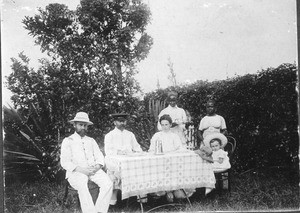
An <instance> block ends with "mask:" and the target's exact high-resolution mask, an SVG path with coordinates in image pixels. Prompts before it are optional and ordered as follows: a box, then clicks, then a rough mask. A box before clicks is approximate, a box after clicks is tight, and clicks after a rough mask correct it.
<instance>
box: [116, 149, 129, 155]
mask: <svg viewBox="0 0 300 213" xmlns="http://www.w3.org/2000/svg"><path fill="white" fill-rule="evenodd" d="M130 153H131V152H129V151H127V150H118V155H129V154H130Z"/></svg>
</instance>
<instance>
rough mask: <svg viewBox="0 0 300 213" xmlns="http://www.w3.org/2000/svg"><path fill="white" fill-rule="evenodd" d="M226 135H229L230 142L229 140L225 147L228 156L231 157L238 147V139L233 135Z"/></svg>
mask: <svg viewBox="0 0 300 213" xmlns="http://www.w3.org/2000/svg"><path fill="white" fill-rule="evenodd" d="M226 137H227V140H228V142H227V144H226V146H225V147H224V150H225V151H227V152H228V157H229V158H230V157H231V156H232V154H233V153H234V151H235V148H236V139H235V138H234V137H232V136H226Z"/></svg>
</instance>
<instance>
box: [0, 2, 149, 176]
mask: <svg viewBox="0 0 300 213" xmlns="http://www.w3.org/2000/svg"><path fill="white" fill-rule="evenodd" d="M150 15H151V14H150V10H149V8H148V6H147V5H146V4H144V3H142V2H141V1H140V0H129V1H128V0H118V1H109V0H82V1H80V5H79V6H78V7H77V9H76V10H74V11H73V10H69V9H68V8H67V6H65V5H63V4H49V5H48V6H46V8H45V9H42V8H40V9H39V10H38V14H36V15H35V16H33V17H25V18H24V19H23V24H24V26H25V29H27V30H28V31H29V35H31V36H32V37H33V38H34V39H35V42H36V44H37V45H39V46H40V47H41V51H43V52H46V53H47V54H48V55H49V57H50V59H49V58H48V59H41V60H40V67H39V68H38V70H34V69H32V68H30V67H29V61H30V59H29V58H28V57H27V56H26V55H25V54H24V53H20V54H19V58H18V59H17V58H12V66H11V68H12V74H11V75H9V76H8V78H7V87H8V89H9V90H11V91H12V93H13V97H12V101H13V104H14V108H17V109H18V111H17V112H14V111H13V110H11V109H7V110H6V111H7V112H13V113H14V114H19V115H18V116H20V117H22V119H21V120H20V119H19V120H17V121H16V120H15V119H14V118H12V117H11V116H12V113H5V118H4V119H5V121H4V126H5V132H6V138H5V149H6V151H10V152H6V156H5V157H6V159H7V160H6V166H9V167H10V168H17V170H18V171H15V172H20V171H19V169H23V170H25V171H29V170H30V169H29V168H26V169H25V167H26V166H28V167H30V168H31V167H35V168H36V172H37V173H39V174H41V176H43V177H45V178H47V179H52V177H53V175H54V174H55V173H56V172H57V171H56V169H55V168H53V167H52V166H51V165H54V164H55V163H56V164H57V157H58V154H59V153H58V152H57V151H56V150H57V149H58V148H59V147H58V145H59V144H60V142H61V140H62V138H64V137H65V136H66V135H68V134H70V131H71V130H72V128H71V125H70V124H69V123H68V122H67V121H68V120H70V119H72V118H73V117H74V116H75V114H76V112H78V111H86V112H88V113H89V116H90V118H91V119H92V121H93V122H94V123H95V125H93V126H92V128H91V129H90V130H91V131H90V135H91V136H93V137H94V138H96V139H97V140H98V142H100V141H101V140H102V138H103V135H104V134H105V133H107V132H108V130H109V129H110V128H111V126H112V121H111V118H110V117H109V115H110V114H111V113H115V112H119V111H127V112H129V113H131V112H136V111H137V110H138V99H137V98H135V97H134V95H135V94H136V92H138V91H139V85H138V83H137V82H136V81H135V79H134V75H135V73H136V72H137V70H136V67H135V65H136V63H137V62H139V61H141V60H143V59H144V58H145V57H146V56H147V54H148V52H149V50H150V48H151V45H152V38H151V37H150V36H149V35H148V34H147V33H146V31H145V28H146V26H147V24H148V23H149V21H150ZM18 116H15V115H13V117H18ZM72 131H73V130H72ZM8 133H10V134H8ZM23 133H24V134H23ZM32 142H34V143H32ZM37 147H38V148H37ZM41 148H42V150H40V149H41ZM13 151H15V152H16V151H17V152H16V153H14V154H13V153H12V152H13ZM53 152H55V153H56V154H55V156H52V157H51V158H50V161H52V162H49V161H48V160H47V163H45V162H46V161H45V160H43V159H44V157H43V156H51V153H53ZM24 154H28V155H30V157H31V161H30V162H27V161H24V162H23V163H22V164H21V166H16V165H18V161H17V160H16V159H18V157H20V156H23V157H24ZM33 159H35V160H33ZM12 160H13V161H12ZM41 162H43V165H44V166H45V167H46V165H47V164H48V165H50V173H49V174H48V173H47V174H46V173H45V172H43V171H44V170H43V169H42V170H41V169H39V168H38V167H37V166H39V167H40V163H41ZM11 163H13V164H11ZM8 164H10V165H8ZM32 164H35V165H34V166H32ZM47 168H48V167H47ZM9 171H11V172H12V170H9ZM23 172H24V171H23ZM34 174H35V173H34ZM6 177H8V178H9V174H8V173H7V174H6Z"/></svg>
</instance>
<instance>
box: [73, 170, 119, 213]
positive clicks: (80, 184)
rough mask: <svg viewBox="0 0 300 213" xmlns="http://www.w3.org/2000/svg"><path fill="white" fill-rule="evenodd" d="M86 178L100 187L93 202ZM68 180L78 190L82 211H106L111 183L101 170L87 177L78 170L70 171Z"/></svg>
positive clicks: (103, 212)
mask: <svg viewBox="0 0 300 213" xmlns="http://www.w3.org/2000/svg"><path fill="white" fill-rule="evenodd" d="M88 180H91V181H93V182H94V183H96V184H97V185H98V186H99V187H100V192H99V195H98V198H97V201H96V203H95V204H94V202H93V199H92V196H91V194H90V192H89V189H88ZM68 181H69V183H70V185H71V186H72V187H73V188H74V189H75V190H77V192H78V196H79V200H80V206H81V210H82V212H83V213H98V212H102V213H106V212H107V211H108V207H109V201H110V199H111V195H112V189H113V183H112V181H111V180H110V178H109V177H108V175H107V174H106V173H105V172H104V171H103V170H101V169H100V170H99V171H97V172H96V174H94V175H92V176H89V177H88V176H86V175H84V174H82V173H79V172H72V173H71V174H70V175H69V177H68Z"/></svg>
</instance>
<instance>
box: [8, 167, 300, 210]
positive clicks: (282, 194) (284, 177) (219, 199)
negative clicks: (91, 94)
mask: <svg viewBox="0 0 300 213" xmlns="http://www.w3.org/2000/svg"><path fill="white" fill-rule="evenodd" d="M63 192H64V190H63V186H62V185H58V184H55V183H35V184H22V185H20V184H19V185H12V186H7V187H6V188H5V212H7V213H18V212H24V213H26V212H27V213H29V212H30V213H35V212H36V213H43V212H49V213H50V212H51V213H59V212H67V213H68V212H75V213H76V212H77V213H79V212H80V208H78V206H77V200H76V196H75V195H74V194H72V193H71V194H70V195H69V197H68V202H67V203H68V205H67V208H64V209H63V208H62V205H61V201H62V197H63ZM163 202H165V201H164V199H161V200H158V201H151V202H149V203H148V204H146V205H144V210H145V211H147V210H149V209H151V208H153V207H154V206H155V205H157V204H163ZM191 202H192V208H190V206H189V205H188V203H187V202H186V201H185V200H183V201H179V203H181V204H182V205H177V206H172V207H165V208H161V209H158V210H156V211H160V212H165V211H169V212H174V211H180V212H183V211H184V212H185V211H242V210H243V211H245V210H249V211H252V210H256V211H258V210H297V209H299V182H298V178H297V176H296V177H295V176H291V175H290V174H289V173H288V172H284V171H281V172H279V171H256V172H249V173H246V174H242V175H234V179H233V184H232V190H231V193H227V192H226V193H223V194H222V195H221V196H220V195H218V194H216V193H211V194H209V196H206V197H205V196H204V192H203V190H202V189H198V190H197V192H196V193H195V194H194V195H193V196H192V197H191ZM128 204H129V205H128ZM139 211H140V206H139V204H138V203H137V202H136V200H135V198H130V199H129V200H124V201H121V202H119V203H118V205H117V206H113V207H110V209H109V212H139Z"/></svg>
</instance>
